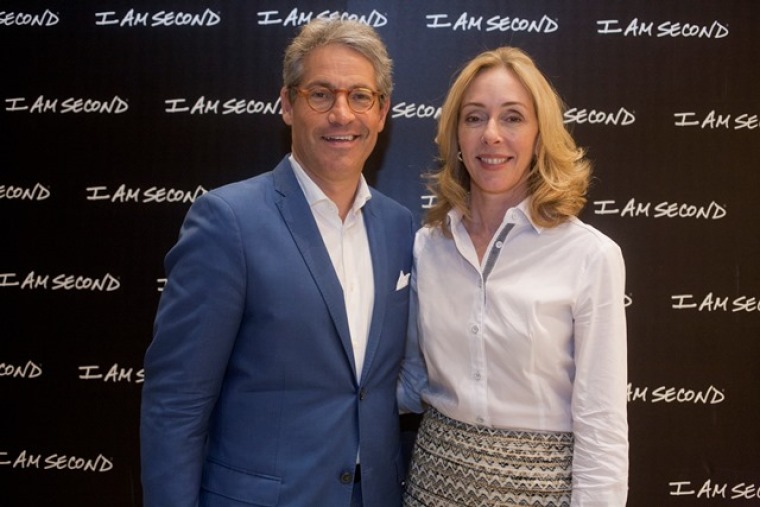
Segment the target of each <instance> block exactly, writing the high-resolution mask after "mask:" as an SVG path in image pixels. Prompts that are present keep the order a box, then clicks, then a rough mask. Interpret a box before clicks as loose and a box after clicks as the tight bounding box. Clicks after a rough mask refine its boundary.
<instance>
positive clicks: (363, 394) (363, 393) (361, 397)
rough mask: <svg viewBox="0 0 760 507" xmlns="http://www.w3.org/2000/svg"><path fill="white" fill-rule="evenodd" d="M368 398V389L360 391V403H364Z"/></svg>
mask: <svg viewBox="0 0 760 507" xmlns="http://www.w3.org/2000/svg"><path fill="white" fill-rule="evenodd" d="M366 397H367V390H366V389H362V390H361V391H359V401H364V398H366Z"/></svg>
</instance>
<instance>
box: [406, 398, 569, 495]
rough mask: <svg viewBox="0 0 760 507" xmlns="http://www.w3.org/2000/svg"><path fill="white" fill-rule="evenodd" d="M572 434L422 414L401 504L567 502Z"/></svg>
mask: <svg viewBox="0 0 760 507" xmlns="http://www.w3.org/2000/svg"><path fill="white" fill-rule="evenodd" d="M572 463H573V434H572V433H554V432H531V431H509V430H499V429H491V428H485V427H481V426H473V425H470V424H465V423H462V422H459V421H455V420H453V419H450V418H448V417H446V416H445V415H443V414H441V413H440V412H438V411H437V410H435V409H433V408H430V409H428V411H427V412H426V413H425V416H424V417H423V419H422V423H421V425H420V429H419V432H418V433H417V441H416V442H415V445H414V452H413V454H412V464H411V467H410V470H409V477H408V478H407V481H406V491H405V492H404V506H405V507H452V506H457V507H486V506H531V507H569V505H570V494H571V489H572Z"/></svg>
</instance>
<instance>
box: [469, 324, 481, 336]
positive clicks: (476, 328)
mask: <svg viewBox="0 0 760 507" xmlns="http://www.w3.org/2000/svg"><path fill="white" fill-rule="evenodd" d="M479 330H480V328H479V327H478V326H477V324H473V325H472V326H471V327H470V332H471V333H472V334H478V331H479Z"/></svg>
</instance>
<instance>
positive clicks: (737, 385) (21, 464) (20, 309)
mask: <svg viewBox="0 0 760 507" xmlns="http://www.w3.org/2000/svg"><path fill="white" fill-rule="evenodd" d="M344 16H345V17H351V18H356V19H360V20H362V21H363V22H366V23H368V24H370V25H372V26H374V27H376V28H377V30H378V31H379V32H380V34H381V35H382V36H383V38H384V39H385V40H386V42H387V44H388V48H389V50H390V53H391V55H392V57H393V58H394V60H395V83H396V91H395V93H394V96H393V97H392V109H391V112H390V121H389V124H388V125H387V128H386V131H385V132H384V133H383V135H382V137H381V140H380V142H379V146H378V150H377V152H376V153H375V155H374V156H373V157H372V158H371V160H370V163H369V164H368V167H367V171H366V173H367V177H368V179H369V180H370V182H371V183H372V184H374V185H375V186H376V187H378V188H379V189H380V190H381V191H384V192H385V193H387V194H389V195H390V196H391V197H393V198H395V199H397V200H398V201H400V202H401V203H403V204H404V205H406V206H407V207H409V208H410V209H411V210H412V211H413V212H414V213H415V214H416V215H417V217H418V218H419V217H421V216H422V214H423V213H424V211H425V209H426V208H427V207H429V206H430V204H431V200H432V197H431V196H430V195H429V193H428V192H427V191H426V189H425V186H424V183H423V180H422V179H421V175H422V174H423V173H425V172H426V171H429V170H431V169H433V168H435V160H434V159H435V146H434V143H433V137H434V133H435V126H436V120H437V118H438V116H439V114H440V106H441V104H442V102H443V99H444V96H445V93H446V91H447V88H448V85H449V83H450V82H451V80H452V76H453V75H454V74H455V72H456V71H457V70H458V69H459V68H460V67H461V66H462V65H463V63H464V62H465V61H467V60H468V59H470V58H471V57H473V56H474V55H476V54H477V53H479V52H480V51H482V50H484V49H486V48H492V47H496V46H500V45H515V46H519V47H521V48H523V49H525V50H526V51H527V52H528V53H529V54H531V55H532V56H533V57H534V58H535V60H536V61H537V63H538V64H539V66H540V67H541V69H542V70H543V71H544V72H545V74H546V75H547V76H549V78H550V79H551V81H552V82H553V84H554V85H555V87H556V88H557V89H558V90H559V92H560V94H561V95H562V97H563V98H564V100H565V102H566V103H567V110H566V113H565V120H566V122H567V124H568V126H569V128H570V129H571V130H572V131H573V133H574V135H575V137H576V139H577V141H578V143H579V144H580V145H581V146H584V147H586V148H587V150H588V154H589V157H590V158H591V159H592V160H593V163H594V168H595V172H594V175H595V179H594V183H593V186H592V188H591V192H590V196H589V202H588V206H587V208H586V209H585V211H584V213H583V215H582V218H583V219H584V220H586V221H587V222H589V223H591V224H593V225H594V226H596V227H597V228H599V229H601V230H602V231H604V232H605V233H606V234H608V235H609V236H611V237H612V238H613V239H615V240H616V241H617V242H618V243H619V244H620V245H621V247H622V249H623V252H624V255H625V258H626V264H627V270H628V281H627V289H626V305H627V312H628V321H629V326H628V329H629V372H628V373H629V381H630V384H629V392H628V401H629V421H630V442H631V476H630V495H629V502H628V505H630V506H635V507H650V506H692V505H696V506H699V505H737V506H739V505H751V504H760V438H758V437H757V428H759V427H760V260H759V259H760V219H759V217H758V211H757V206H758V202H760V199H758V192H759V191H760V162H759V160H760V92H759V91H758V83H760V64H759V62H760V31H758V28H760V3H758V2H754V1H751V0H721V1H717V0H716V1H706V0H682V1H675V0H674V1H669V2H648V1H643V0H641V1H609V0H578V1H572V0H544V1H539V0H530V1H528V0H525V1H506V0H501V1H453V0H436V1H432V0H431V1H424V2H423V1H420V2H410V1H405V0H375V1H371V0H365V1H358V0H357V1H342V2H341V1H316V0H314V1H312V0H299V1H296V0H235V1H233V0H229V1H212V0H208V1H203V0H192V1H179V0H173V1H172V0H165V1H147V0H134V1H132V2H129V1H124V0H113V1H109V0H98V1H77V2H62V1H54V0H50V1H49V2H45V1H44V0H38V1H35V2H28V1H18V2H13V1H8V0H3V2H2V4H0V47H2V51H1V52H0V69H2V70H1V71H0V72H1V73H2V78H0V125H1V126H2V138H1V141H0V143H1V146H2V149H0V238H2V239H0V244H1V245H2V246H1V247H0V393H2V394H0V505H7V506H27V505H29V506H74V505H76V506H110V507H116V506H139V505H141V499H140V497H141V489H140V480H139V441H138V422H139V403H140V390H141V386H142V382H143V378H144V377H143V369H142V361H143V354H144V353H145V349H146V347H147V346H148V344H149V342H150V340H151V332H152V322H153V317H154V313H155V310H156V305H157V302H158V299H159V297H160V295H161V291H162V288H163V285H164V282H165V280H164V276H165V275H164V272H163V257H164V255H165V253H166V252H167V250H168V249H169V248H170V247H171V246H172V245H173V244H174V242H175V241H176V238H177V234H178V231H179V227H180V224H181V222H182V219H183V216H184V214H185V212H186V211H187V209H188V207H189V206H190V204H191V203H192V202H193V201H194V200H195V199H196V198H197V197H198V196H200V195H202V194H203V193H205V192H207V191H208V190H210V189H212V188H214V187H217V186H220V185H222V184H225V183H228V182H231V181H235V180H240V179H244V178H247V177H250V176H252V175H254V174H258V173H261V172H264V171H267V170H269V169H271V168H272V167H273V166H274V165H275V164H276V163H277V162H278V161H279V160H280V159H281V158H282V157H283V155H284V154H285V153H287V152H288V150H289V144H290V141H289V131H288V129H287V128H286V126H285V125H284V123H283V122H282V119H281V117H280V106H281V105H280V102H279V98H278V92H279V88H280V85H281V60H282V53H283V49H284V47H285V46H286V44H287V43H288V41H289V40H290V39H291V38H292V37H293V36H294V34H295V33H296V31H297V30H298V27H299V26H301V25H303V24H304V23H307V22H308V21H309V20H310V19H313V18H316V17H344ZM325 507H332V506H325Z"/></svg>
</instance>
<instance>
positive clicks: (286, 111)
mask: <svg viewBox="0 0 760 507" xmlns="http://www.w3.org/2000/svg"><path fill="white" fill-rule="evenodd" d="M280 105H281V107H282V121H284V122H285V124H286V125H293V104H291V102H290V92H289V91H288V89H287V88H285V87H284V86H283V87H282V89H281V90H280Z"/></svg>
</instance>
